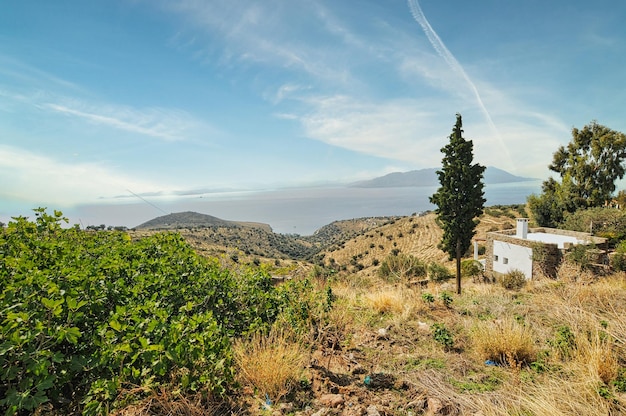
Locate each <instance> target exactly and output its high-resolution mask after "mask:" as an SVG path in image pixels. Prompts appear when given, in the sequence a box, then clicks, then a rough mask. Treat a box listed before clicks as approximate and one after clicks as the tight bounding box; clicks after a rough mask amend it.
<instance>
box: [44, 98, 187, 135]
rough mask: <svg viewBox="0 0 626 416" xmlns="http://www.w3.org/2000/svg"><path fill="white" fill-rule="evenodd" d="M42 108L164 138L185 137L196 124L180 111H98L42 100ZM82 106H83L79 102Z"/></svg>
mask: <svg viewBox="0 0 626 416" xmlns="http://www.w3.org/2000/svg"><path fill="white" fill-rule="evenodd" d="M42 107H43V108H44V109H47V110H51V111H54V112H57V113H61V114H64V115H67V116H73V117H77V118H80V119H83V120H86V121H88V122H89V123H93V124H99V125H103V126H107V127H111V128H115V129H119V130H124V131H128V132H131V133H137V134H141V135H145V136H150V137H155V138H159V139H163V140H173V141H176V140H184V139H185V136H186V134H188V133H189V131H190V130H192V129H193V128H195V127H196V125H197V124H198V123H197V122H196V121H194V120H192V118H191V117H189V116H188V115H186V114H185V113H183V112H181V111H176V110H164V109H148V110H136V109H132V108H129V107H123V106H118V107H114V108H113V107H111V106H105V107H104V108H103V109H101V110H100V112H99V113H97V112H95V111H94V110H91V111H90V110H83V109H79V108H73V107H71V106H68V105H64V104H54V103H45V104H43V105H42ZM81 107H85V105H81Z"/></svg>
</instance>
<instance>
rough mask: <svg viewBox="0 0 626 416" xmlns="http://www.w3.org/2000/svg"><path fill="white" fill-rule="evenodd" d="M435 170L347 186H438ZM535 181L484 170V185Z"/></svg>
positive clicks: (391, 174) (493, 168)
mask: <svg viewBox="0 0 626 416" xmlns="http://www.w3.org/2000/svg"><path fill="white" fill-rule="evenodd" d="M437 170H439V168H427V169H419V170H412V171H409V172H393V173H390V174H388V175H384V176H380V177H378V178H374V179H369V180H365V181H359V182H353V183H351V184H349V185H348V186H350V187H354V188H402V187H411V186H438V185H439V180H438V178H437ZM535 180H537V179H535V178H524V177H521V176H516V175H513V174H511V173H509V172H507V171H504V170H502V169H498V168H496V167H493V166H488V167H487V169H485V175H484V183H485V185H489V184H498V183H513V182H528V181H535Z"/></svg>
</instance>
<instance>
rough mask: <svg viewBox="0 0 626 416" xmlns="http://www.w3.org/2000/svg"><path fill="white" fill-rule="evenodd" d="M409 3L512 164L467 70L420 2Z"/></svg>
mask: <svg viewBox="0 0 626 416" xmlns="http://www.w3.org/2000/svg"><path fill="white" fill-rule="evenodd" d="M408 3H409V8H410V9H411V14H412V15H413V18H414V19H415V21H416V22H417V23H419V25H420V26H421V27H422V30H424V33H425V34H426V37H427V38H428V41H429V42H430V44H431V45H432V47H433V48H434V49H435V51H436V52H437V54H438V55H439V56H440V57H441V58H443V60H444V61H446V63H447V64H448V65H449V66H450V68H452V70H453V71H455V72H458V73H459V74H461V76H462V77H463V79H464V80H465V81H466V82H467V84H468V85H469V86H470V88H471V89H472V91H473V92H474V96H475V97H476V101H477V102H478V105H479V106H480V109H481V111H482V112H483V114H484V115H485V117H486V119H487V122H488V123H489V126H490V127H491V128H492V129H493V131H494V132H495V133H496V137H497V138H498V141H499V142H500V145H501V146H502V149H503V151H504V152H505V154H506V156H507V157H508V161H509V162H511V155H510V154H509V151H508V149H507V148H506V146H505V145H504V142H503V141H502V137H500V133H499V132H498V128H497V127H496V125H495V124H494V122H493V120H492V119H491V115H490V114H489V111H487V107H486V106H485V104H484V103H483V100H482V98H481V97H480V93H479V92H478V88H476V85H475V84H474V83H473V82H472V80H471V79H470V77H469V76H468V75H467V73H466V72H465V70H464V69H463V67H462V66H461V64H460V63H459V61H457V60H456V58H455V57H454V55H452V53H451V52H450V51H449V50H448V48H447V47H446V45H445V44H444V43H443V41H442V40H441V38H440V37H439V35H437V32H435V30H434V29H433V28H432V26H431V25H430V23H428V19H426V16H425V15H424V12H423V11H422V8H421V7H420V5H419V3H418V1H417V0H408Z"/></svg>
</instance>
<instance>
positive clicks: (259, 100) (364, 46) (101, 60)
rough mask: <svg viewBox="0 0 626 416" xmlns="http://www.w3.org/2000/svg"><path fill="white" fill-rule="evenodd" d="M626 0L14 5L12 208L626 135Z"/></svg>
mask: <svg viewBox="0 0 626 416" xmlns="http://www.w3.org/2000/svg"><path fill="white" fill-rule="evenodd" d="M624 21H626V2H622V1H614V0H595V1H593V2H591V1H588V0H587V1H579V0H551V1H549V2H546V1H544V0H526V1H516V2H512V1H502V0H478V1H472V2H468V1H466V0H463V1H461V0H448V1H442V0H421V1H418V0H409V1H406V0H361V1H354V0H343V1H336V0H289V1H286V0H282V1H278V0H263V1H252V0H237V1H233V0H178V1H174V0H90V1H81V0H55V1H47V0H30V1H11V2H6V3H5V4H3V8H2V13H0V218H2V217H3V216H4V217H6V216H8V215H13V214H21V213H22V211H24V210H26V209H28V210H30V209H32V208H34V207H38V206H48V207H51V208H55V209H56V208H59V209H63V208H66V207H75V206H80V205H81V204H96V203H101V204H105V203H108V202H111V201H116V200H119V199H120V198H122V199H124V198H126V199H135V200H136V199H137V198H140V199H145V200H148V198H149V197H150V196H154V195H181V194H198V193H204V192H213V191H224V190H233V189H238V190H240V189H274V188H281V187H298V186H312V185H323V184H329V183H336V182H341V183H349V182H352V181H357V180H363V179H370V178H374V177H377V176H381V175H384V174H387V173H391V172H402V171H410V170H414V169H422V168H432V167H438V166H439V165H440V163H441V158H442V154H441V151H440V150H441V148H442V147H443V146H444V145H445V144H446V143H447V141H448V136H449V134H450V132H451V130H452V127H453V126H454V123H455V114H456V113H460V114H461V115H462V117H463V128H464V132H465V133H464V137H465V138H466V139H470V140H472V141H473V143H474V158H475V161H476V162H478V163H480V164H482V165H484V166H495V167H498V168H500V169H504V170H506V171H508V172H510V173H513V174H515V175H519V176H525V177H533V178H539V179H546V178H547V177H548V176H549V175H550V173H549V171H548V169H547V166H548V165H549V164H550V162H551V159H552V154H553V153H554V152H555V151H556V150H557V148H558V147H559V146H561V145H565V144H567V143H568V142H569V141H570V139H571V129H572V127H578V128H581V127H583V126H584V125H585V124H588V123H590V122H591V121H594V120H595V121H597V122H598V123H600V124H603V125H605V126H608V127H610V128H612V129H614V130H618V131H626V117H624V108H626V88H624V80H625V78H624V76H625V74H626V69H625V67H626V26H625V25H624V24H623V22H624Z"/></svg>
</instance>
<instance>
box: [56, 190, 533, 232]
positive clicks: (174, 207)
mask: <svg viewBox="0 0 626 416" xmlns="http://www.w3.org/2000/svg"><path fill="white" fill-rule="evenodd" d="M484 189H485V199H486V200H487V202H486V203H485V206H493V205H511V204H524V203H525V202H526V199H527V197H528V196H529V195H531V194H539V193H540V192H541V181H525V182H514V183H500V184H486V185H485V188H484ZM436 190H437V187H436V186H423V187H401V188H356V187H346V186H336V187H328V186H325V187H307V188H282V189H270V190H258V191H241V192H219V193H207V194H201V195H193V196H184V197H176V198H161V197H151V198H148V197H142V198H135V199H133V200H132V202H128V201H127V202H124V203H119V202H118V203H113V204H112V203H103V204H96V205H85V206H81V207H76V208H73V209H72V210H71V212H70V213H69V215H66V216H68V217H69V218H70V221H71V222H72V223H73V224H79V225H81V226H83V227H86V226H87V225H100V224H105V225H107V226H109V225H111V226H125V227H128V228H133V227H135V226H137V225H140V224H142V223H143V222H146V221H148V220H151V219H153V218H155V217H159V216H162V215H166V214H170V213H175V212H184V211H193V212H198V213H201V214H207V215H212V216H214V217H218V218H220V219H223V220H230V221H247V222H260V223H265V224H269V225H270V226H271V227H272V230H273V231H274V232H276V233H281V234H299V235H311V234H313V233H314V232H315V231H316V230H318V229H319V228H321V227H323V226H324V225H327V224H330V223H332V222H334V221H337V220H346V219H353V218H362V217H379V216H405V215H412V214H416V213H422V212H425V211H429V210H433V209H435V208H436V207H435V206H434V205H432V204H431V203H430V202H429V197H430V196H431V195H432V194H433V193H435V192H436ZM64 214H65V212H64Z"/></svg>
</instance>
